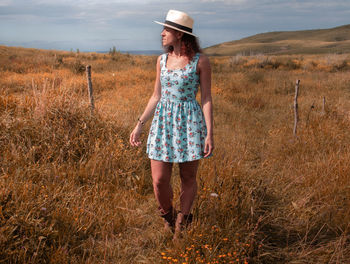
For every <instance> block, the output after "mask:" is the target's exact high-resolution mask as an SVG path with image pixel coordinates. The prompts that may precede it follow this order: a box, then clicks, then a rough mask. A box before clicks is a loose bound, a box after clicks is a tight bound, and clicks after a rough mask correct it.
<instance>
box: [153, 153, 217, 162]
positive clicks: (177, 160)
mask: <svg viewBox="0 0 350 264" xmlns="http://www.w3.org/2000/svg"><path fill="white" fill-rule="evenodd" d="M212 156H213V154H210V155H209V156H208V157H204V156H203V157H199V158H197V159H190V160H181V161H179V160H163V159H157V158H153V157H150V156H149V155H148V158H149V159H151V160H156V161H163V162H169V163H185V162H190V161H195V160H201V159H207V158H210V157H212Z"/></svg>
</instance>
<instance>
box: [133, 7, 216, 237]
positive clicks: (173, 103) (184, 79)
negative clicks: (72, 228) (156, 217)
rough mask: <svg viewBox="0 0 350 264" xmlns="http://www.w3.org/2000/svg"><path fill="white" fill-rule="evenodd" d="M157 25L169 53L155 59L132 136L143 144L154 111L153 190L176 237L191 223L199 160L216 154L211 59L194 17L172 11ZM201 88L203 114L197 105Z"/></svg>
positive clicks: (151, 136)
mask: <svg viewBox="0 0 350 264" xmlns="http://www.w3.org/2000/svg"><path fill="white" fill-rule="evenodd" d="M155 22H156V23H158V24H161V25H163V26H164V29H163V31H162V33H161V36H162V45H163V47H164V49H165V50H166V53H165V54H163V55H161V56H159V57H158V59H157V76H156V81H155V86H154V92H153V95H152V97H151V98H150V100H149V102H148V104H147V106H146V109H145V110H144V112H143V114H142V115H141V116H140V117H139V118H138V123H137V125H136V127H135V128H134V130H133V131H132V133H131V135H130V144H131V145H132V146H140V144H141V142H140V134H141V131H142V128H143V126H144V125H145V123H146V121H147V120H149V119H150V117H151V115H152V114H153V113H154V118H153V121H152V124H151V128H150V132H149V136H148V140H147V153H148V156H149V158H150V159H151V170H152V179H153V188H154V193H155V197H156V199H157V201H158V204H159V211H160V214H161V216H162V217H163V218H164V219H165V226H166V228H167V229H170V230H172V231H174V232H175V234H174V239H177V238H178V237H179V235H180V234H181V230H182V229H183V228H184V227H185V226H186V225H188V224H189V223H190V222H191V221H192V214H191V213H190V211H191V207H192V204H193V201H194V199H195V196H196V193H197V182H196V174H197V168H198V163H199V159H201V158H206V157H209V156H211V154H212V152H213V150H214V141H213V117H212V98H211V69H210V63H209V60H208V58H207V57H206V56H205V55H203V54H200V53H199V52H200V48H199V45H198V41H197V38H196V36H195V35H194V34H193V33H192V26H193V19H192V18H191V17H189V16H188V15H187V14H186V13H183V12H180V11H176V10H169V12H168V14H167V17H166V21H165V22H164V23H161V22H157V21H155ZM199 85H200V89H201V103H202V107H203V110H202V109H201V107H200V105H199V104H198V102H197V101H196V94H197V91H198V87H199ZM173 163H178V164H179V170H180V178H181V195H180V211H179V212H178V213H177V212H176V211H175V210H174V208H173V204H172V199H173V191H172V187H171V185H170V178H171V171H172V165H173Z"/></svg>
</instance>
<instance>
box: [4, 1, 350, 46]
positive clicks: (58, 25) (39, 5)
mask: <svg viewBox="0 0 350 264" xmlns="http://www.w3.org/2000/svg"><path fill="white" fill-rule="evenodd" d="M169 9H177V10H181V11H184V12H187V13H188V14H189V15H190V16H192V17H193V18H194V21H195V22H194V33H195V34H196V35H198V36H199V39H200V43H201V46H202V47H208V46H210V45H214V44H217V43H221V42H224V41H230V40H236V39H240V38H243V37H247V36H250V35H254V34H257V33H263V32H270V31H285V30H303V29H320V28H332V27H336V26H341V25H345V24H350V0H305V1H300V0H191V1H188V0H176V1H173V0H170V1H167V0H143V1H142V0H0V45H9V46H23V47H33V48H45V49H62V50H70V49H73V50H76V49H77V48H79V49H80V50H81V51H103V50H109V49H110V48H112V47H113V46H115V47H116V48H117V50H159V49H161V46H160V32H161V28H162V26H161V25H158V24H156V23H154V22H153V20H158V21H164V19H165V16H166V13H167V11H168V10H169Z"/></svg>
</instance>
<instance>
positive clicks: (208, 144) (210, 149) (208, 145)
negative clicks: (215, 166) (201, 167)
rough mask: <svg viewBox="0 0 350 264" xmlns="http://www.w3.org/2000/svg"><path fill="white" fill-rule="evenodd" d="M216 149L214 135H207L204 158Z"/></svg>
mask: <svg viewBox="0 0 350 264" xmlns="http://www.w3.org/2000/svg"><path fill="white" fill-rule="evenodd" d="M213 150H214V139H213V137H210V136H207V137H206V138H205V146H204V158H206V157H209V156H210V155H211V154H212V153H213Z"/></svg>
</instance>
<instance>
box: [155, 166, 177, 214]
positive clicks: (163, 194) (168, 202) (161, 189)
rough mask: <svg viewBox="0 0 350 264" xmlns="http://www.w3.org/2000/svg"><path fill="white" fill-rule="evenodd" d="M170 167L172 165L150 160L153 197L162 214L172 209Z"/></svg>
mask: <svg viewBox="0 0 350 264" xmlns="http://www.w3.org/2000/svg"><path fill="white" fill-rule="evenodd" d="M172 167H173V164H172V163H169V162H163V161H158V160H151V169H152V179H153V190H154V195H155V197H156V199H157V201H158V204H159V207H160V210H161V213H163V214H164V213H167V212H168V211H169V210H170V208H171V207H172V201H173V189H172V188H171V184H170V179H171V171H172Z"/></svg>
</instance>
